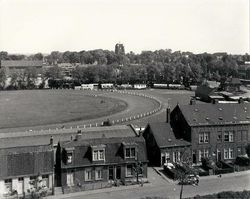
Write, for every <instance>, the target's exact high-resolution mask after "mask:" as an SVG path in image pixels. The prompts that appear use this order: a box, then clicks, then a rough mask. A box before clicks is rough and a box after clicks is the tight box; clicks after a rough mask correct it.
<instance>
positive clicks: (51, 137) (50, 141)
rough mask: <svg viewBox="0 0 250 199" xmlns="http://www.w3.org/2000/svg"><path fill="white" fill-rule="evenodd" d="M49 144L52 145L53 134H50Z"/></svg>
mask: <svg viewBox="0 0 250 199" xmlns="http://www.w3.org/2000/svg"><path fill="white" fill-rule="evenodd" d="M49 144H50V145H52V146H53V136H50V140H49Z"/></svg>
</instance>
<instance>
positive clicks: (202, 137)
mask: <svg viewBox="0 0 250 199" xmlns="http://www.w3.org/2000/svg"><path fill="white" fill-rule="evenodd" d="M208 142H209V132H201V133H199V143H200V144H202V143H208Z"/></svg>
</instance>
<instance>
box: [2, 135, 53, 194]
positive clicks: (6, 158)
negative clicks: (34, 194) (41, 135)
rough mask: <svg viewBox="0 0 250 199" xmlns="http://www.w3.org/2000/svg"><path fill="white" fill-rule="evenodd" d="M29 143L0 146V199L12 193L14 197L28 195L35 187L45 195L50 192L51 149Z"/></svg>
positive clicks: (51, 189) (51, 175)
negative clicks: (43, 189) (38, 187)
mask: <svg viewBox="0 0 250 199" xmlns="http://www.w3.org/2000/svg"><path fill="white" fill-rule="evenodd" d="M10 139H11V138H10ZM3 140H4V139H3ZM14 143H15V141H14ZM48 143H49V142H48ZM31 144H32V143H30V144H29V145H28V146H14V145H13V146H11V145H10V146H9V147H7V148H6V147H4V145H1V146H0V198H2V197H8V196H9V195H11V193H13V192H15V193H17V194H18V196H24V195H29V194H30V192H31V191H32V189H34V188H36V186H41V187H44V188H45V189H46V190H47V193H52V192H53V187H54V186H53V175H54V157H53V146H52V144H46V145H31ZM3 147H4V148H3ZM37 180H39V183H37ZM36 183H37V185H35V184H36Z"/></svg>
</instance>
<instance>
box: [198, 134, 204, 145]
mask: <svg viewBox="0 0 250 199" xmlns="http://www.w3.org/2000/svg"><path fill="white" fill-rule="evenodd" d="M199 143H204V136H203V133H199Z"/></svg>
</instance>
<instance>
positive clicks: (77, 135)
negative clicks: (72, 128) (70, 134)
mask: <svg viewBox="0 0 250 199" xmlns="http://www.w3.org/2000/svg"><path fill="white" fill-rule="evenodd" d="M81 137H82V131H81V130H78V131H77V134H76V139H75V140H76V141H77V140H80V139H81Z"/></svg>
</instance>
